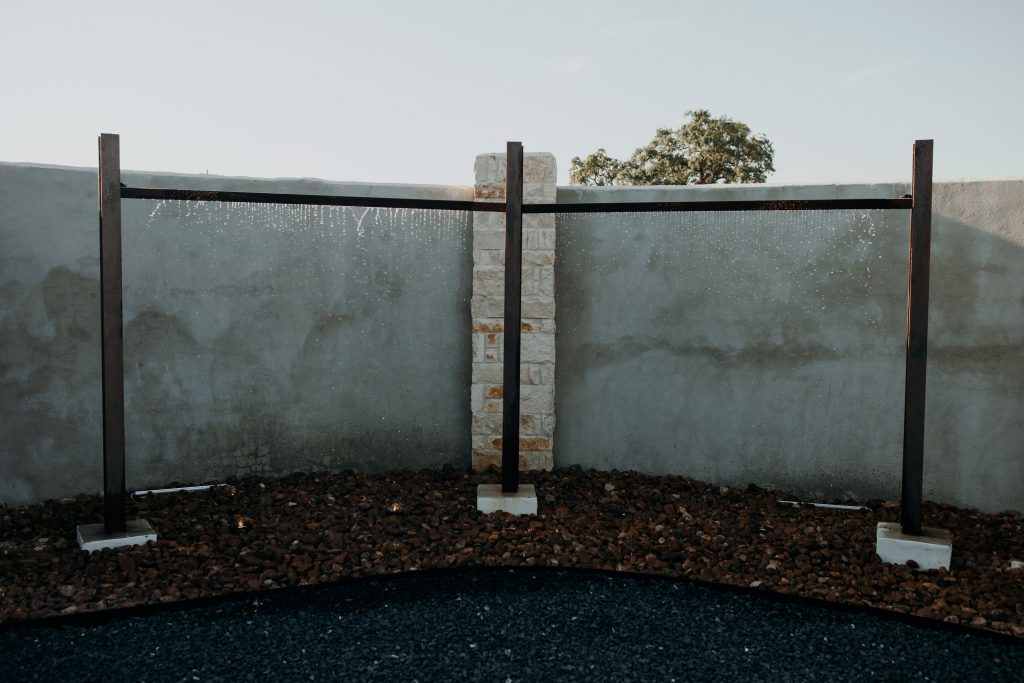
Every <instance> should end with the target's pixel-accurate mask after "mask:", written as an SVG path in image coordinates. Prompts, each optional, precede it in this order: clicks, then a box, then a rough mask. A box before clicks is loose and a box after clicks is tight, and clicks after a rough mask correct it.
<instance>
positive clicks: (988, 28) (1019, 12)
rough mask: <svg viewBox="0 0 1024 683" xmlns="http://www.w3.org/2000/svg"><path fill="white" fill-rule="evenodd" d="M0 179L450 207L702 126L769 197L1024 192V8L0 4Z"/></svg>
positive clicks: (825, 1) (518, 2) (372, 1)
mask: <svg viewBox="0 0 1024 683" xmlns="http://www.w3.org/2000/svg"><path fill="white" fill-rule="evenodd" d="M0 8H2V10H3V11H2V13H0V56H2V64H3V67H2V69H0V160H2V161H27V162H37V163H45V164H67V165H73V166H93V167H94V166H95V165H96V161H95V160H96V137H97V135H98V134H99V133H101V132H110V133H120V135H121V153H122V165H123V166H124V167H125V168H130V169H142V170H149V171H173V172H181V173H204V172H207V171H208V172H209V173H211V174H223V175H247V176H259V177H284V176H287V177H319V178H326V179H330V180H345V181H367V182H401V183H429V184H435V183H439V184H462V185H466V184H471V183H472V182H473V158H474V156H475V155H476V154H478V153H481V152H491V151H503V150H504V148H505V141H506V140H510V139H511V140H521V141H522V142H523V144H524V147H525V149H526V151H527V152H529V151H535V152H552V153H554V155H555V157H556V158H557V160H558V165H559V182H560V183H561V184H567V183H568V167H569V162H570V159H571V158H572V157H573V156H576V155H579V156H583V155H586V154H588V153H590V152H592V151H594V150H596V149H597V148H598V147H605V148H606V149H607V150H608V152H609V153H610V154H612V155H614V156H618V157H620V158H621V157H625V156H628V155H629V154H630V153H631V152H632V151H633V150H634V149H635V148H636V147H639V146H641V145H643V144H645V143H646V142H647V141H648V140H650V138H651V137H652V136H653V134H654V131H655V129H656V128H657V127H659V126H672V127H677V126H679V125H680V124H681V123H682V121H683V114H684V112H686V111H688V110H692V109H699V108H706V109H709V110H710V111H711V112H712V114H714V115H716V116H718V115H727V116H730V117H732V118H733V119H736V120H739V121H743V122H744V123H747V124H748V125H749V126H750V127H751V128H752V130H753V131H754V132H755V133H759V134H764V135H766V136H767V137H768V138H769V139H770V140H771V141H772V143H773V144H774V146H775V167H776V169H777V171H776V173H775V174H774V175H772V176H771V177H770V178H769V181H770V182H774V183H832V182H857V181H883V180H902V179H909V175H910V152H911V145H912V142H913V140H914V139H915V138H934V139H935V176H936V178H937V179H954V178H1001V177H1022V176H1024V136H1022V133H1021V127H1022V124H1024V116H1022V114H1024V87H1022V83H1024V38H1022V37H1021V35H1022V33H1021V32H1022V29H1024V1H1022V0H972V1H971V2H968V1H967V0H961V1H959V2H946V1H938V0H930V1H910V0H907V1H902V2H900V1H897V0H888V1H882V2H874V1H869V0H858V1H856V2H854V1H852V0H847V1H846V2H841V3H840V2H832V1H829V0H816V1H809V2H803V1H800V2H797V1H787V0H774V1H767V0H765V1H762V2H756V1H751V2H739V1H736V2H710V1H707V0H705V1H704V2H684V1H681V0H676V1H674V2H673V1H668V2H644V1H643V0H630V1H622V0H619V1H616V2H583V1H578V2H577V1H569V0H547V1H539V2H535V1H532V0H526V1H524V0H515V1H508V2H503V3H495V2H487V1H485V0H477V1H475V2H474V1H465V2H462V1H452V2H445V1H443V0H439V1H437V2H422V1H419V2H416V1H409V2H397V1H395V2H387V1H376V0H364V1H362V2H342V1H340V0H339V1H336V2H309V1H301V0H288V1H287V2H286V1H284V0H281V1H278V2H262V1H254V0H247V1H243V2H235V1H217V0H203V1H200V2H194V1H190V0H189V1H187V0H175V1H174V2H166V1H163V2H159V3H157V2H149V1H147V0H134V1H132V2H98V1H94V2H87V1H85V0H76V1H68V2H47V1H45V0H36V1H34V2H27V1H25V2H16V1H15V0H0Z"/></svg>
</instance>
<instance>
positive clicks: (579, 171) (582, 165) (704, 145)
mask: <svg viewBox="0 0 1024 683" xmlns="http://www.w3.org/2000/svg"><path fill="white" fill-rule="evenodd" d="M686 115H687V116H688V117H689V120H688V121H686V122H684V123H683V125H682V126H680V127H679V129H678V130H673V129H672V128H659V129H658V130H657V132H656V133H655V134H654V139H653V140H651V141H650V142H649V143H647V144H646V145H645V146H643V147H640V148H639V149H637V150H636V151H635V152H633V154H632V155H631V156H630V157H629V159H627V160H626V161H619V160H618V159H615V158H613V157H610V156H608V153H607V152H606V151H605V150H604V148H601V149H599V150H597V151H596V152H594V153H593V154H590V155H589V156H587V157H586V158H584V159H580V158H579V157H573V159H572V166H571V167H570V169H569V180H570V182H572V183H573V184H574V185H710V184H712V183H719V182H722V183H763V182H764V181H765V179H766V178H767V177H768V174H769V173H772V172H774V171H775V166H774V165H772V160H773V157H774V154H775V152H774V150H773V149H772V143H771V142H769V141H768V138H766V137H764V136H763V135H751V134H750V127H749V126H747V125H746V124H745V123H741V122H739V121H733V120H732V119H730V118H729V117H727V116H721V117H719V118H713V117H712V116H711V113H710V112H709V111H708V110H707V109H698V110H697V111H689V112H686Z"/></svg>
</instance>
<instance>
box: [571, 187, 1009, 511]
mask: <svg viewBox="0 0 1024 683" xmlns="http://www.w3.org/2000/svg"><path fill="white" fill-rule="evenodd" d="M907 191H909V187H908V185H907V184H899V183H894V184H885V185H842V186H791V187H784V186H746V187H742V186H737V187H683V188H629V189H622V188H575V187H574V188H559V193H558V201H559V202H593V201H629V200H635V201H654V200H664V201H682V200H697V199H761V198H790V197H798V198H827V197H899V196H901V195H902V194H904V193H905V192H907ZM935 192H936V194H935V199H934V221H933V257H932V279H931V282H932V305H931V320H930V331H929V335H930V349H929V363H928V389H927V390H928V394H927V396H928V398H927V417H926V422H927V424H926V430H927V435H926V441H925V449H926V450H925V478H924V494H925V498H926V499H931V500H936V501H941V502H945V503H952V504H957V505H965V506H973V507H977V508H981V509H984V510H1002V509H1006V508H1015V509H1018V510H1019V509H1022V508H1024V181H1021V180H1012V181H992V182H959V183H940V184H938V185H936V188H935ZM908 234H909V212H906V211H885V212H879V211H870V212H861V211H841V212H830V213H821V212H804V213H796V212H794V213H772V214H765V213H761V214H752V213H717V214H694V213H691V214H632V215H614V214H604V215H601V214H588V215H569V214H565V215H561V216H559V220H558V238H557V258H556V283H557V284H556V296H557V301H558V316H557V321H556V322H557V325H558V337H557V340H558V341H557V355H558V359H559V361H558V367H557V371H556V372H557V376H556V383H557V392H556V410H557V414H558V439H557V440H556V442H555V443H556V447H555V463H556V465H557V466H559V467H563V466H566V465H570V464H576V463H578V464H580V465H583V466H585V467H590V466H593V467H600V468H618V469H635V470H641V471H646V472H654V473H678V474H685V475H689V476H693V477H697V478H701V479H706V480H710V481H713V482H720V483H723V484H733V485H745V484H747V483H749V482H755V483H757V484H759V485H761V486H769V487H783V488H786V489H789V490H791V491H794V492H796V493H798V494H803V495H808V496H814V497H818V498H834V497H843V496H855V497H882V498H890V499H891V498H898V497H899V491H900V489H899V481H900V467H901V455H902V430H903V372H904V325H905V314H906V313H905V307H906V281H907V251H908Z"/></svg>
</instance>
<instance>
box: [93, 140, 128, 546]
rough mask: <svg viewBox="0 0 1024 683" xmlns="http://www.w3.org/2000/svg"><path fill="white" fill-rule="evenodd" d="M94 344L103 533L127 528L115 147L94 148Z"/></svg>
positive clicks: (104, 143) (112, 143)
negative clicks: (98, 356)
mask: <svg viewBox="0 0 1024 683" xmlns="http://www.w3.org/2000/svg"><path fill="white" fill-rule="evenodd" d="M98 180H99V219H100V318H101V327H100V339H101V342H100V344H101V347H102V368H103V369H102V378H103V379H102V383H103V523H104V527H105V528H106V531H107V532H108V533H122V532H124V531H125V530H126V524H127V495H126V492H125V475H124V321H123V316H122V308H121V298H122V289H121V142H120V138H119V137H118V136H117V135H113V134H110V133H103V134H102V135H100V143H99V172H98Z"/></svg>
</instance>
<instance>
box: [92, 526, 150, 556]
mask: <svg viewBox="0 0 1024 683" xmlns="http://www.w3.org/2000/svg"><path fill="white" fill-rule="evenodd" d="M125 527H126V528H125V530H124V531H122V532H115V533H107V530H106V527H104V525H102V524H79V525H78V547H79V548H81V549H82V550H88V551H89V552H90V553H91V552H95V551H97V550H103V549H104V548H120V547H122V546H126V545H144V544H146V543H149V542H150V541H156V532H155V531H154V530H153V527H152V526H150V525H149V522H147V521H146V520H144V519H129V520H128V523H127V524H126V525H125Z"/></svg>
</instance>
